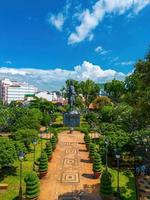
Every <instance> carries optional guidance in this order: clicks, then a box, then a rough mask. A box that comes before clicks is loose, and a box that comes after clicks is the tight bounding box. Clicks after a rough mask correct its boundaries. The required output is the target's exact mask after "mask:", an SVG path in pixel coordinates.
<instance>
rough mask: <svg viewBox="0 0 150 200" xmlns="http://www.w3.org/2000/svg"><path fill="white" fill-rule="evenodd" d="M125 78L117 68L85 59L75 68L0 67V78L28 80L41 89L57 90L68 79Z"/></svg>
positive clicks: (97, 80) (100, 79) (101, 79)
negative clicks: (103, 65) (95, 63)
mask: <svg viewBox="0 0 150 200" xmlns="http://www.w3.org/2000/svg"><path fill="white" fill-rule="evenodd" d="M114 77H115V78H117V79H123V78H124V77H125V74H123V73H122V72H116V71H115V70H112V69H108V70H103V69H102V68H101V67H100V66H98V65H94V64H92V63H90V62H88V61H84V62H83V63H82V64H81V65H78V66H75V67H74V69H73V70H64V69H61V68H56V69H49V70H43V69H32V68H22V69H17V68H7V67H1V68H0V79H2V78H10V79H13V80H14V79H15V80H19V81H26V82H29V83H31V84H33V85H35V86H37V87H38V88H39V89H48V90H55V89H60V88H61V87H62V86H63V85H64V83H65V81H66V80H67V79H70V78H72V79H76V80H78V81H81V80H86V79H92V80H94V81H96V82H106V81H108V80H111V79H113V78H114Z"/></svg>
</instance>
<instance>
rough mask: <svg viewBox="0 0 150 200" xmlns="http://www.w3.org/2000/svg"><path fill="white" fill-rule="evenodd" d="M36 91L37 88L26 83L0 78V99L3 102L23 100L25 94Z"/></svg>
mask: <svg viewBox="0 0 150 200" xmlns="http://www.w3.org/2000/svg"><path fill="white" fill-rule="evenodd" d="M36 92H37V88H36V87H34V86H32V85H29V84H28V83H25V82H24V83H22V82H17V81H11V80H9V79H3V80H0V99H1V100H2V101H3V102H4V103H8V104H9V103H11V101H23V100H24V97H25V95H28V94H35V93H36Z"/></svg>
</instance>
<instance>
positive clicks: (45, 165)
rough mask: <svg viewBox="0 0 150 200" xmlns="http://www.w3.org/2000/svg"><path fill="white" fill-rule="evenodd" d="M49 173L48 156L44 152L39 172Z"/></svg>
mask: <svg viewBox="0 0 150 200" xmlns="http://www.w3.org/2000/svg"><path fill="white" fill-rule="evenodd" d="M47 171H48V158H47V154H46V153H45V152H44V151H43V152H42V154H41V157H40V162H39V172H47Z"/></svg>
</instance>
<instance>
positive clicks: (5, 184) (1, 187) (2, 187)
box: [0, 183, 8, 191]
mask: <svg viewBox="0 0 150 200" xmlns="http://www.w3.org/2000/svg"><path fill="white" fill-rule="evenodd" d="M7 188H8V184H7V183H1V184H0V191H1V190H7Z"/></svg>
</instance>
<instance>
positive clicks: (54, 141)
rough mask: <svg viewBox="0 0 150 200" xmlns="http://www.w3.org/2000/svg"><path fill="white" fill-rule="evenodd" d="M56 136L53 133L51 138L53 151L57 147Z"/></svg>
mask: <svg viewBox="0 0 150 200" xmlns="http://www.w3.org/2000/svg"><path fill="white" fill-rule="evenodd" d="M56 142H57V141H56V137H55V136H54V135H53V136H52V138H51V143H52V149H53V151H54V150H55V148H56Z"/></svg>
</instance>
